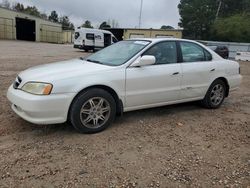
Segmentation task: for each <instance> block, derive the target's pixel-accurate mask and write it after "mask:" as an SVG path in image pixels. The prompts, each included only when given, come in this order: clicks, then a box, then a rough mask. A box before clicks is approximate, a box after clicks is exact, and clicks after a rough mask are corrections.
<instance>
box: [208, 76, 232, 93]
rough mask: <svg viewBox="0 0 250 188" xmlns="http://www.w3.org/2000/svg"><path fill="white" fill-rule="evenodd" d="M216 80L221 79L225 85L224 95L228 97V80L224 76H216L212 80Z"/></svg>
mask: <svg viewBox="0 0 250 188" xmlns="http://www.w3.org/2000/svg"><path fill="white" fill-rule="evenodd" d="M216 80H221V81H223V82H224V83H225V85H226V95H225V97H228V95H229V89H230V86H229V83H228V80H227V79H226V78H225V77H218V78H216V79H215V80H214V81H213V82H215V81H216ZM213 82H212V83H213Z"/></svg>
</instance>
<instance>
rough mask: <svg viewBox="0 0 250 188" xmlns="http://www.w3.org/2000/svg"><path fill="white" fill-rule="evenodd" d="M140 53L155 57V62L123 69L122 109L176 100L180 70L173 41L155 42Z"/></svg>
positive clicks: (179, 85) (178, 94)
mask: <svg viewBox="0 0 250 188" xmlns="http://www.w3.org/2000/svg"><path fill="white" fill-rule="evenodd" d="M143 55H153V56H155V58H156V62H155V64H154V65H148V66H142V67H128V68H127V69H126V104H125V108H128V109H139V108H144V107H146V106H160V105H161V103H167V102H171V101H176V100H179V99H180V89H181V77H182V72H181V65H180V63H177V47H176V42H175V41H164V42H160V43H157V44H155V45H154V46H153V47H151V48H150V49H149V50H147V51H146V52H145V53H144V54H143ZM143 55H142V56H143Z"/></svg>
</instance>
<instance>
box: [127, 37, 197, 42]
mask: <svg viewBox="0 0 250 188" xmlns="http://www.w3.org/2000/svg"><path fill="white" fill-rule="evenodd" d="M128 40H141V41H143V40H145V41H151V42H160V41H184V42H195V43H197V42H196V41H194V40H188V39H180V38H172V37H171V38H170V37H166V38H133V39H128Z"/></svg>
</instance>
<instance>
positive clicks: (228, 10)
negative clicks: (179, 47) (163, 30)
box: [178, 0, 250, 42]
mask: <svg viewBox="0 0 250 188" xmlns="http://www.w3.org/2000/svg"><path fill="white" fill-rule="evenodd" d="M178 8H179V13H180V16H181V19H180V23H179V26H180V27H182V28H183V29H184V30H183V36H184V37H185V38H190V39H203V40H220V41H232V42H250V1H249V0H237V1H236V0H181V1H180V4H179V5H178Z"/></svg>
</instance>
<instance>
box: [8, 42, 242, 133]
mask: <svg viewBox="0 0 250 188" xmlns="http://www.w3.org/2000/svg"><path fill="white" fill-rule="evenodd" d="M240 82H241V75H240V67H239V64H238V63H237V62H234V61H230V60H225V59H223V58H221V57H220V56H219V55H217V54H216V53H215V52H214V51H212V50H210V49H209V48H207V47H205V46H204V45H202V44H200V43H197V42H195V41H190V40H182V39H173V38H168V39H167V38H166V39H134V40H125V41H121V42H118V43H116V44H113V45H111V46H109V47H107V48H105V49H103V50H101V51H99V52H97V53H94V54H92V55H89V56H87V57H85V58H80V59H73V60H69V61H63V62H58V63H52V64H47V65H40V66H36V67H33V68H30V69H27V70H25V71H23V72H21V73H20V74H19V75H18V76H17V78H16V80H15V81H14V83H13V84H12V85H11V86H10V87H9V90H8V93H7V97H8V99H9V100H10V102H11V103H12V109H13V110H14V111H15V112H16V114H18V115H19V116H20V117H22V118H23V119H25V120H27V121H29V122H32V123H34V124H55V123H63V122H66V121H69V122H71V124H72V125H73V126H74V127H75V129H76V130H78V131H79V132H81V133H95V132H99V131H102V130H104V129H105V128H107V127H108V126H109V125H110V124H111V123H112V121H113V120H114V118H115V116H116V115H118V114H122V113H123V112H127V111H132V110H139V109H145V108H152V107H158V106H164V105H169V104H176V103H183V102H188V101H201V102H202V104H203V105H204V106H205V107H207V108H213V109H214V108H218V107H219V106H220V105H221V104H222V102H223V100H224V98H225V97H227V96H228V95H229V92H230V91H231V90H234V89H236V88H238V87H239V85H240Z"/></svg>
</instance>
